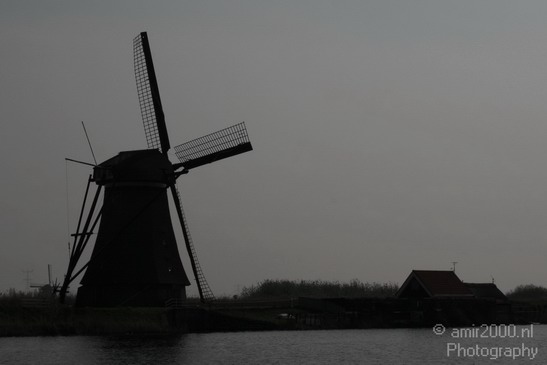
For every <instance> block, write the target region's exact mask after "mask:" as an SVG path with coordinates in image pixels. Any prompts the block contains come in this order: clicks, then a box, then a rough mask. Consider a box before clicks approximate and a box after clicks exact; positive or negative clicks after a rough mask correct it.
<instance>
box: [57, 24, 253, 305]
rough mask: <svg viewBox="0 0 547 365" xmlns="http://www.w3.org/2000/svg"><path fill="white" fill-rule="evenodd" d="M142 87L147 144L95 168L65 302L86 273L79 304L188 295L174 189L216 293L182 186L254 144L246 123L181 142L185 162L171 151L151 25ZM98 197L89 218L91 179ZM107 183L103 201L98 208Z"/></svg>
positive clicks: (195, 267)
mask: <svg viewBox="0 0 547 365" xmlns="http://www.w3.org/2000/svg"><path fill="white" fill-rule="evenodd" d="M133 50H134V67H135V77H136V81H137V93H138V97H139V104H140V107H141V115H142V118H143V124H144V131H145V136H146V141H147V144H148V149H146V150H137V151H127V152H120V153H119V154H118V155H116V156H114V157H112V158H110V159H108V160H106V161H105V162H103V163H101V164H99V165H97V166H95V167H94V168H93V177H92V178H91V177H90V179H89V181H88V185H87V188H86V194H85V197H84V202H83V204H82V210H81V213H80V219H79V221H78V228H77V230H76V233H75V234H74V235H73V237H74V243H73V244H72V247H71V249H70V260H69V265H68V269H67V273H66V275H65V280H64V282H63V285H62V287H61V289H60V295H59V297H60V301H61V302H63V301H64V298H65V296H66V293H67V292H68V288H69V285H70V283H71V282H72V281H74V280H75V279H76V278H77V277H78V276H79V275H80V274H81V273H82V272H84V271H85V274H84V276H83V278H82V280H81V286H80V287H79V288H78V294H77V297H76V305H78V306H91V307H114V306H138V307H142V306H146V307H150V306H153V307H157V306H164V305H165V304H166V302H167V301H171V300H175V301H176V302H179V301H180V300H182V299H184V298H185V297H186V286H188V285H190V282H189V280H188V277H187V275H186V272H185V271H184V268H183V265H182V262H181V259H180V255H179V252H178V248H177V241H176V239H175V233H174V230H173V223H172V220H171V214H170V211H169V199H168V195H169V194H168V191H171V195H172V199H173V203H174V207H175V210H176V213H177V217H178V219H179V223H180V226H181V229H182V234H183V237H184V241H185V246H186V250H187V253H188V256H189V259H190V264H191V267H192V272H193V274H194V278H195V281H196V284H197V288H198V292H199V295H200V299H201V301H202V302H205V301H207V300H211V299H214V295H213V294H212V291H211V290H210V289H209V286H208V284H207V281H206V280H205V276H204V275H203V270H202V269H201V266H200V265H199V262H198V260H197V254H196V251H195V248H194V245H193V242H192V239H191V237H190V232H189V230H188V224H187V222H186V218H185V215H184V212H183V210H182V203H181V201H180V195H179V192H178V189H177V186H176V180H177V178H178V177H179V176H181V175H183V174H186V173H188V172H189V171H190V170H192V169H194V168H196V167H199V166H202V165H205V164H209V163H212V162H215V161H218V160H221V159H224V158H228V157H231V156H235V155H238V154H241V153H244V152H247V151H250V150H252V146H251V143H250V141H249V138H248V135H247V130H246V128H245V124H244V123H239V124H236V125H234V126H231V127H228V128H225V129H222V130H220V131H217V132H214V133H211V134H208V135H206V136H203V137H200V138H197V139H194V140H192V141H189V142H186V143H183V144H180V145H178V146H176V147H174V150H175V155H176V156H177V158H178V159H179V161H180V162H179V163H176V164H172V163H171V162H170V161H169V158H168V157H167V152H168V151H169V149H170V148H171V147H170V142H169V136H168V134H167V128H166V124H165V118H164V114H163V108H162V105H161V100H160V95H159V90H158V83H157V80H156V75H155V71H154V65H153V62H152V55H151V52H150V46H149V43H148V36H147V34H146V33H145V32H143V33H140V34H139V35H138V36H137V37H136V38H135V39H134V41H133ZM92 182H94V183H95V184H96V185H97V189H96V193H95V197H94V198H93V202H92V203H91V207H90V208H89V211H88V213H87V218H86V219H83V216H84V207H86V200H87V195H88V191H89V188H90V184H91V183H92ZM103 188H104V197H103V205H102V207H101V208H100V209H98V213H96V210H97V209H96V207H97V206H98V201H99V194H100V192H101V191H102V190H103ZM99 221H100V225H99V229H98V233H97V238H96V241H95V246H94V249H93V252H92V254H91V259H90V260H89V262H88V263H87V264H85V265H84V266H83V267H81V268H80V269H79V270H77V272H76V273H74V272H75V271H76V268H77V265H78V261H79V259H80V257H81V256H82V252H83V251H84V249H85V247H86V245H87V243H88V242H89V240H90V237H91V236H92V235H93V230H94V228H95V227H96V225H97V223H98V222H99Z"/></svg>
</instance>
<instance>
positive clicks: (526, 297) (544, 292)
mask: <svg viewBox="0 0 547 365" xmlns="http://www.w3.org/2000/svg"><path fill="white" fill-rule="evenodd" d="M506 296H507V298H509V299H511V300H517V301H540V300H547V288H545V287H543V286H538V285H533V284H526V285H519V286H517V287H516V288H515V289H513V290H511V291H509V292H508V293H507V294H506Z"/></svg>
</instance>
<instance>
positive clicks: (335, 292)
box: [240, 279, 399, 299]
mask: <svg viewBox="0 0 547 365" xmlns="http://www.w3.org/2000/svg"><path fill="white" fill-rule="evenodd" d="M398 289H399V285H397V284H395V283H387V284H380V283H363V282H361V281H359V280H357V279H353V280H351V281H350V282H349V283H339V282H337V281H335V282H329V281H321V280H314V281H309V280H301V281H290V280H264V281H263V282H261V283H259V284H257V285H252V286H250V287H244V288H243V290H242V291H241V296H240V297H241V299H272V298H295V297H316V298H364V297H368V298H372V297H374V298H385V297H390V296H393V295H394V294H395V293H396V292H397V290H398Z"/></svg>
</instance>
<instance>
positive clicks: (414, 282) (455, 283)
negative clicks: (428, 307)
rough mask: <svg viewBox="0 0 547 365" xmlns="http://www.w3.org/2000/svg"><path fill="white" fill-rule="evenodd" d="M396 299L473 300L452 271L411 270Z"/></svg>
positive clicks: (472, 295) (470, 291) (471, 292)
mask: <svg viewBox="0 0 547 365" xmlns="http://www.w3.org/2000/svg"><path fill="white" fill-rule="evenodd" d="M396 296H397V297H398V298H436V299H439V298H474V297H475V295H474V294H473V291H472V290H471V289H470V288H469V287H468V286H467V285H465V284H464V283H463V282H462V281H461V280H460V278H458V276H457V275H456V273H455V272H454V271H450V270H446V271H445V270H412V272H411V273H410V275H409V276H408V278H407V279H406V280H405V282H404V283H403V285H401V287H400V288H399V290H398V291H397V293H396Z"/></svg>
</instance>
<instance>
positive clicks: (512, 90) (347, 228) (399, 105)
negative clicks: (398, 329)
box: [0, 0, 547, 294]
mask: <svg viewBox="0 0 547 365" xmlns="http://www.w3.org/2000/svg"><path fill="white" fill-rule="evenodd" d="M546 18H547V3H546V2H545V1H518V2H517V1H502V0H482V1H475V0H473V1H467V0H460V1H442V0H441V1H439V0H435V1H425V0H424V1H417V0H404V1H389V0H378V1H363V0H358V1H357V0H356V1H349V0H338V1H324V0H313V1H312V0H295V1H257V0H252V1H251V0H249V1H245V0H241V1H232V0H222V1H220V0H219V1H161V2H160V1H158V2H150V1H94V2H79V1H47V2H46V1H3V2H2V3H0V34H1V36H0V49H1V57H0V85H1V87H0V111H1V113H2V117H1V123H0V166H1V167H2V182H1V189H0V204H1V205H0V222H1V225H0V242H1V244H0V290H6V289H8V288H10V287H14V288H20V289H22V288H24V285H25V282H24V277H25V275H24V274H23V270H33V273H32V279H33V281H34V282H45V281H46V280H47V264H52V265H53V271H54V275H55V276H57V277H58V278H59V279H61V278H62V276H63V273H64V271H65V269H66V265H67V256H68V251H67V242H68V234H69V233H73V231H74V230H75V226H76V219H77V214H78V210H79V207H80V203H81V198H82V194H83V189H84V187H85V182H86V178H87V174H89V173H90V169H88V168H87V167H84V166H80V165H74V164H70V165H68V167H67V165H66V164H65V160H64V158H65V157H70V158H75V159H79V160H85V161H92V157H91V153H90V151H89V148H88V146H87V142H86V140H85V136H84V134H83V131H82V128H81V124H80V121H82V120H83V121H85V123H86V127H87V130H88V132H89V135H90V138H91V140H92V143H93V146H94V149H95V154H96V155H97V158H98V159H99V160H101V161H102V160H105V159H107V158H110V157H112V156H113V155H115V154H116V153H118V152H119V151H122V150H132V149H141V148H146V141H145V137H144V131H143V127H142V121H141V119H140V114H139V106H138V100H137V96H136V87H135V81H134V75H133V54H132V40H133V38H134V37H135V36H136V35H137V34H138V33H139V32H141V31H148V35H149V39H150V43H151V48H152V54H153V57H154V62H155V66H156V72H157V76H158V82H159V87H160V93H161V96H162V101H163V106H164V111H165V114H166V120H167V128H168V130H169V134H170V139H171V144H172V145H176V144H179V143H182V142H185V141H187V140H189V139H193V138H196V137H200V136H202V135H204V134H207V133H209V132H213V131H216V130H218V129H221V128H224V127H227V126H229V125H232V124H235V123H238V122H240V121H245V122H246V124H247V128H248V130H249V134H250V137H251V141H252V143H253V145H254V148H255V150H254V151H252V152H250V153H246V154H244V155H241V156H237V157H234V158H231V159H228V160H223V161H220V162H218V163H215V164H212V165H207V166H203V167H201V168H199V169H196V170H193V171H192V172H191V173H190V174H188V175H186V176H183V177H181V178H180V180H179V188H180V190H181V194H182V198H183V204H184V207H185V210H186V214H187V216H188V220H189V223H190V229H191V232H192V235H193V238H194V241H195V244H196V249H197V251H198V255H199V257H200V262H201V264H202V267H203V269H204V271H205V274H206V276H207V278H208V281H209V284H210V285H211V287H212V289H213V291H214V292H215V293H217V294H234V293H237V292H238V290H239V289H241V288H242V287H243V286H248V285H251V284H254V283H257V282H259V281H261V280H264V279H296V280H299V279H321V280H339V281H348V280H351V279H353V278H357V279H359V280H362V281H378V282H389V281H391V282H398V283H402V282H403V280H404V279H405V278H406V276H407V275H408V273H409V272H410V270H412V269H450V268H451V266H452V263H451V262H452V261H457V262H458V264H457V273H458V275H459V276H460V278H461V279H462V280H464V281H469V282H489V281H491V280H492V277H493V278H495V280H496V283H497V284H498V285H499V287H500V288H501V289H502V290H504V291H505V290H508V289H512V288H513V287H515V286H516V285H518V284H523V283H534V284H538V285H547V282H546V281H547V265H545V260H546V258H547V245H546V240H547V160H546V158H545V157H546V156H547V143H545V141H546V140H547V123H546V121H547V102H546V101H547V22H546V21H545V19H546ZM172 161H175V160H174V159H173V158H172ZM67 190H68V194H67ZM67 196H68V204H67ZM67 206H68V212H67ZM67 216H68V224H67ZM179 237H180V236H179ZM179 247H180V248H181V249H182V248H183V245H182V240H180V242H179ZM182 254H183V256H184V260H185V263H186V267H187V270H188V272H189V274H190V268H189V265H188V264H187V262H188V260H187V259H186V256H185V254H184V251H182ZM190 293H197V291H196V290H195V285H193V288H192V289H190Z"/></svg>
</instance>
